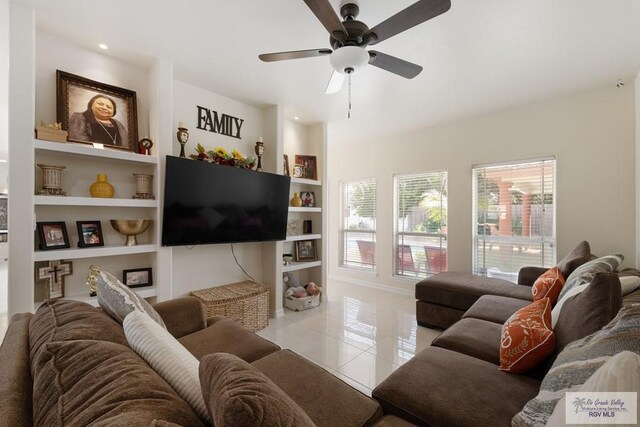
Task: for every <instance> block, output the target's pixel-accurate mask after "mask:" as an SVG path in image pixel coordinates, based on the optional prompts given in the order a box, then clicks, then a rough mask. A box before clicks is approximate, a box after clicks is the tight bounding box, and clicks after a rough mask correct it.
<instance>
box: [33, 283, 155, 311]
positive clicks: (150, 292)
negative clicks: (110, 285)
mask: <svg viewBox="0 0 640 427" xmlns="http://www.w3.org/2000/svg"><path fill="white" fill-rule="evenodd" d="M131 290H132V291H134V292H135V293H136V294H138V295H139V296H140V297H142V298H151V297H155V296H157V295H158V290H157V289H156V287H155V286H149V287H145V288H132V289H131ZM62 298H64V299H70V300H74V301H82V302H86V303H87V304H91V305H92V306H94V307H97V306H98V297H92V296H89V289H88V288H87V292H83V293H81V294H72V295H65V296H64V297H62ZM43 302H44V301H36V302H35V304H34V305H33V309H34V311H35V310H37V309H38V307H40V306H41V305H42V303H43Z"/></svg>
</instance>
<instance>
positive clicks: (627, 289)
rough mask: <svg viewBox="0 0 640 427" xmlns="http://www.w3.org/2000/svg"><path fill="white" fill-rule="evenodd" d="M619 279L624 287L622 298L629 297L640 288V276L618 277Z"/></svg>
mask: <svg viewBox="0 0 640 427" xmlns="http://www.w3.org/2000/svg"><path fill="white" fill-rule="evenodd" d="M618 278H619V279H620V285H621V287H622V296H625V295H629V294H630V293H631V292H633V291H635V290H636V289H638V288H640V277H638V276H618Z"/></svg>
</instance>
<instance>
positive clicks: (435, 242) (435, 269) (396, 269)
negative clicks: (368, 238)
mask: <svg viewBox="0 0 640 427" xmlns="http://www.w3.org/2000/svg"><path fill="white" fill-rule="evenodd" d="M429 176H434V177H438V178H440V179H443V180H444V192H440V194H441V196H440V197H441V199H440V207H441V209H442V208H443V207H444V210H445V212H447V211H448V200H447V199H446V198H447V197H448V187H449V173H448V171H447V170H446V169H440V170H431V171H425V172H415V173H403V174H395V175H394V176H393V235H392V240H391V241H392V242H393V259H392V274H393V276H394V277H398V278H402V279H412V280H414V279H416V278H425V277H428V276H431V275H433V274H437V273H440V272H443V271H447V257H448V254H447V233H448V230H447V229H446V227H445V229H444V230H442V231H441V232H440V233H434V232H417V231H400V230H399V228H400V226H399V224H400V218H399V212H400V207H399V203H400V200H399V195H400V190H399V184H400V181H401V180H403V179H411V178H419V177H425V178H426V177H429ZM443 196H444V197H445V199H444V201H443V199H442V197H443ZM445 224H446V220H445ZM441 226H442V224H441ZM426 239H428V240H429V243H428V244H427V243H425V242H424V241H423V242H422V243H420V241H421V240H426ZM427 247H430V248H431V249H432V250H431V251H430V252H429V254H427ZM400 248H402V251H401V250H400ZM407 249H408V250H409V251H410V257H409V258H410V259H407V257H406V255H407V254H406V251H407ZM414 253H415V255H414ZM399 260H406V264H407V267H408V268H404V267H403V265H402V264H405V262H404V261H400V264H401V265H398V264H399Z"/></svg>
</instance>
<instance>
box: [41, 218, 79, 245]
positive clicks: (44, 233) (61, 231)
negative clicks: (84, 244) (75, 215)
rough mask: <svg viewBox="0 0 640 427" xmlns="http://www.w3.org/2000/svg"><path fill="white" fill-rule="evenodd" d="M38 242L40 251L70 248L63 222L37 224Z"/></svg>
mask: <svg viewBox="0 0 640 427" xmlns="http://www.w3.org/2000/svg"><path fill="white" fill-rule="evenodd" d="M36 228H37V230H38V241H39V243H40V244H39V247H40V250H41V251H48V250H51V249H67V248H70V247H71V245H70V244H69V235H68V234H67V226H66V225H65V223H64V221H52V222H37V223H36Z"/></svg>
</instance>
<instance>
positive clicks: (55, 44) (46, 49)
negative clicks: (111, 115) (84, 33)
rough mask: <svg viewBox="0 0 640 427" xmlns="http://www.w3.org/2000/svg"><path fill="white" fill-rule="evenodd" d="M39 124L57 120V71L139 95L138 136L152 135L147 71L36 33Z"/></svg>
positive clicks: (37, 111)
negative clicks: (150, 131) (150, 133)
mask: <svg viewBox="0 0 640 427" xmlns="http://www.w3.org/2000/svg"><path fill="white" fill-rule="evenodd" d="M36 40H37V43H36V122H37V123H38V124H39V123H40V121H41V120H42V121H44V122H47V123H53V122H55V121H56V70H61V71H66V72H68V73H72V74H77V75H79V76H82V77H86V78H88V79H91V80H95V81H98V82H105V83H108V84H110V85H113V86H117V87H121V88H125V89H130V90H133V91H134V92H136V99H137V104H138V105H137V106H138V137H139V138H141V137H143V136H145V135H149V87H148V79H149V74H148V70H146V69H144V68H141V67H137V66H134V65H131V64H128V63H126V62H122V61H118V60H116V59H113V58H111V57H108V56H105V55H102V54H100V53H98V52H94V51H91V50H88V49H84V48H82V47H79V46H78V45H75V44H72V43H69V42H67V41H65V40H62V39H60V38H57V37H55V36H52V35H51V34H48V33H45V32H42V31H38V32H37V33H36Z"/></svg>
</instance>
